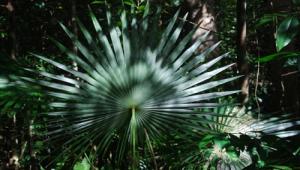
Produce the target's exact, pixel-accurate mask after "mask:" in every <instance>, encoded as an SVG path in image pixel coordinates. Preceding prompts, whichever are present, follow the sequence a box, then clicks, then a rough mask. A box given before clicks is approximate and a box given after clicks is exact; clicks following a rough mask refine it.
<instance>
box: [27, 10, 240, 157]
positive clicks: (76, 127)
mask: <svg viewBox="0 0 300 170" xmlns="http://www.w3.org/2000/svg"><path fill="white" fill-rule="evenodd" d="M146 11H148V10H146ZM178 15H179V11H178V12H177V13H176V14H175V16H174V17H173V18H172V19H171V20H170V22H169V24H168V26H167V27H166V29H165V30H164V31H163V33H162V34H160V33H158V32H156V30H158V29H157V27H158V25H157V23H156V22H155V21H153V20H150V18H149V17H148V15H147V14H145V15H144V17H143V19H142V22H138V21H137V19H135V18H133V19H131V20H129V19H128V18H129V17H127V16H126V13H125V12H124V13H123V14H122V16H121V22H122V26H121V27H118V26H115V25H114V24H113V21H112V20H111V14H110V13H109V12H108V13H107V18H108V19H107V20H108V27H109V29H108V30H107V32H108V33H107V34H106V31H105V30H104V29H103V28H102V26H101V24H100V23H99V21H98V20H97V18H96V17H95V15H94V14H93V13H92V12H91V13H90V16H91V20H92V23H93V26H94V28H95V31H96V36H94V34H93V33H91V32H90V31H88V30H87V29H86V27H85V26H84V25H83V24H82V23H81V22H80V21H78V25H79V28H80V29H81V31H82V35H83V36H84V38H85V40H86V42H85V43H83V42H81V41H79V40H78V39H76V38H75V36H74V35H73V34H72V33H71V32H70V31H69V30H68V29H67V28H66V27H65V26H64V25H62V24H61V26H62V28H63V29H64V31H65V32H66V34H67V35H68V36H69V37H70V39H71V40H72V42H73V43H74V45H75V46H76V47H77V48H78V50H79V52H80V54H79V55H77V54H75V53H73V52H72V50H69V49H68V48H66V47H65V46H64V45H63V44H62V43H60V42H58V41H56V40H53V41H54V42H55V44H56V45H57V46H58V47H59V48H60V50H61V51H62V52H64V53H65V54H66V55H67V56H68V57H69V58H70V59H71V60H72V61H74V62H76V63H77V64H78V66H79V70H74V69H72V68H70V67H69V66H68V65H65V64H62V63H59V62H56V61H54V60H51V59H49V58H47V57H45V56H42V55H37V54H33V55H34V56H36V57H38V58H40V59H41V60H44V61H46V62H48V63H49V64H52V65H53V66H55V67H56V68H58V69H60V70H62V71H64V72H65V73H68V74H69V75H71V76H64V75H59V74H55V73H51V72H39V76H40V77H42V78H40V79H35V78H31V77H22V79H23V80H25V81H28V82H32V83H36V84H39V85H41V86H43V87H44V88H45V89H46V90H47V94H48V95H49V96H52V97H54V102H53V103H51V106H52V107H53V109H54V111H52V112H47V113H44V114H45V115H46V116H47V123H48V127H47V128H48V131H49V140H51V141H63V143H64V144H63V145H62V147H63V150H64V152H63V153H65V152H67V153H77V154H82V153H84V152H85V151H86V150H87V149H88V148H89V147H90V145H93V146H94V148H95V150H96V152H97V153H105V151H106V150H107V148H108V146H110V145H111V144H112V143H113V141H118V144H117V148H115V150H118V156H117V159H118V160H121V159H122V157H123V154H124V153H125V151H127V150H131V152H132V153H133V156H134V158H133V160H135V159H136V158H135V157H137V156H138V148H137V147H138V146H142V143H143V141H144V140H145V133H147V134H149V139H153V138H159V137H163V136H165V135H168V133H169V132H170V131H171V130H174V129H180V128H181V127H183V125H184V126H185V127H188V128H192V124H191V120H193V119H196V118H197V116H194V115H196V114H198V113H197V112H195V111H196V110H197V109H199V108H206V107H215V106H217V103H215V102H209V100H211V99H216V98H219V97H223V96H227V95H231V94H235V93H237V92H239V91H238V90H235V91H224V92H211V89H212V88H213V87H217V86H220V85H222V84H224V83H227V82H230V81H233V80H235V79H237V78H239V76H236V77H231V78H226V79H222V80H218V81H216V80H215V81H211V82H209V80H210V79H211V78H213V77H215V76H216V75H218V74H219V73H221V72H223V71H224V70H226V69H228V68H229V67H231V66H232V64H230V65H226V66H223V67H221V68H218V69H215V70H209V69H210V68H211V67H212V66H213V65H214V64H216V63H217V62H218V61H220V60H221V59H222V58H224V57H226V55H227V54H225V55H222V56H220V57H217V58H215V59H213V60H211V61H209V62H207V63H205V64H202V63H201V62H202V61H203V59H204V58H205V56H207V55H209V53H210V52H211V51H213V50H214V49H215V48H216V46H217V45H214V46H212V47H210V48H208V49H206V50H205V51H204V52H203V53H200V54H198V53H197V52H196V51H197V48H198V47H199V45H201V43H203V42H204V41H205V39H206V37H207V35H208V33H206V34H205V35H203V36H201V37H200V38H198V39H197V40H196V41H195V42H193V43H192V35H193V34H194V32H195V29H194V30H192V31H191V32H190V33H188V34H186V35H183V38H182V39H180V36H181V35H182V30H183V25H184V23H185V21H179V22H178ZM186 16H187V15H185V18H186ZM128 21H130V22H128ZM154 35H155V36H154ZM156 36H158V38H156ZM27 70H28V71H30V72H36V71H35V70H31V69H27ZM208 91H209V92H208ZM200 114H201V113H200ZM204 114H205V113H203V115H204ZM207 114H209V113H207ZM201 120H202V119H199V120H198V121H201ZM203 120H204V119H203ZM181 130H184V129H181ZM128 147H129V148H131V149H128ZM60 150H62V149H60Z"/></svg>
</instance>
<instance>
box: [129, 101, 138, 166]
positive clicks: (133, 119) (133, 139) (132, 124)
mask: <svg viewBox="0 0 300 170" xmlns="http://www.w3.org/2000/svg"><path fill="white" fill-rule="evenodd" d="M135 116H136V112H135V107H132V108H131V121H130V129H131V142H132V169H134V170H135V169H137V163H138V155H137V152H136V142H137V138H136V133H137V132H136V117H135Z"/></svg>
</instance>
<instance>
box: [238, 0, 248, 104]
mask: <svg viewBox="0 0 300 170" xmlns="http://www.w3.org/2000/svg"><path fill="white" fill-rule="evenodd" d="M246 9H247V2H246V0H237V5H236V15H237V27H236V28H237V39H236V46H237V66H238V70H239V74H241V75H244V77H243V79H242V80H241V96H240V102H241V103H242V104H243V105H244V104H245V103H247V101H248V100H249V63H248V58H247V50H246V47H247V46H246V45H247V44H246V40H247V20H246V16H247V13H246Z"/></svg>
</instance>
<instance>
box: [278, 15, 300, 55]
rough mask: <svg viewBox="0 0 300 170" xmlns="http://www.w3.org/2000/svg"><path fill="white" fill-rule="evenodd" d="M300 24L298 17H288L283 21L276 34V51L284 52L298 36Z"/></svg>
mask: <svg viewBox="0 0 300 170" xmlns="http://www.w3.org/2000/svg"><path fill="white" fill-rule="evenodd" d="M299 25H300V22H299V20H298V19H297V18H296V17H288V18H286V19H285V20H283V21H282V22H281V23H280V25H279V27H278V30H277V33H276V49H277V51H280V50H282V49H283V48H284V47H285V46H287V45H288V44H289V43H290V42H291V41H292V39H293V38H294V37H295V36H296V35H297V34H298V29H299Z"/></svg>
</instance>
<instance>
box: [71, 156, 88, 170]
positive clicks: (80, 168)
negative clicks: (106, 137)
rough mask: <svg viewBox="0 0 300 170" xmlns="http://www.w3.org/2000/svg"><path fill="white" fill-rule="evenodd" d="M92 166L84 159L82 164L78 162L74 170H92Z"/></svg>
mask: <svg viewBox="0 0 300 170" xmlns="http://www.w3.org/2000/svg"><path fill="white" fill-rule="evenodd" d="M90 167H91V165H90V164H89V162H88V160H87V159H86V158H84V159H83V160H82V161H81V162H77V163H76V164H75V165H74V167H73V170H90Z"/></svg>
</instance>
